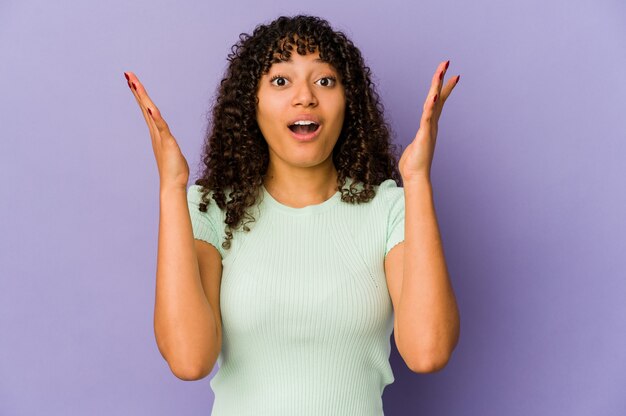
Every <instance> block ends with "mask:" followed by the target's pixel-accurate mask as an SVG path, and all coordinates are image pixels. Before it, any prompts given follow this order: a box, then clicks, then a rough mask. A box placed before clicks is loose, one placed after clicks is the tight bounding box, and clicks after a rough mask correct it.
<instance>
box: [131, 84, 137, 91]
mask: <svg viewBox="0 0 626 416" xmlns="http://www.w3.org/2000/svg"><path fill="white" fill-rule="evenodd" d="M131 84H133V89H134V90H135V91H137V86H136V85H135V83H134V82H131Z"/></svg>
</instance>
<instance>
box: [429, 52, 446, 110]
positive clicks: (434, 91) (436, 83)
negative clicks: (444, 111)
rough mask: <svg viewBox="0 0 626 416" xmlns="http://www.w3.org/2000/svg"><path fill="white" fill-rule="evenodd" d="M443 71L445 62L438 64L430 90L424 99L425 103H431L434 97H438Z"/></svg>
mask: <svg viewBox="0 0 626 416" xmlns="http://www.w3.org/2000/svg"><path fill="white" fill-rule="evenodd" d="M448 62H449V61H448ZM445 71H446V62H441V63H439V65H438V66H437V69H436V70H435V73H434V74H433V77H432V79H431V82H430V89H429V90H428V97H426V101H427V102H428V101H429V100H430V101H432V100H433V99H434V97H435V95H437V96H439V95H440V91H441V84H442V80H443V74H444V73H445Z"/></svg>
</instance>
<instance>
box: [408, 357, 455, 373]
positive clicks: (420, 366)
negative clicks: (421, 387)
mask: <svg viewBox="0 0 626 416" xmlns="http://www.w3.org/2000/svg"><path fill="white" fill-rule="evenodd" d="M448 361H449V357H447V358H445V359H437V360H435V359H431V360H422V361H417V362H413V361H411V362H407V363H406V364H407V367H409V369H410V370H411V371H412V372H414V373H435V372H437V371H440V370H442V369H443V368H444V367H445V366H446V365H447V364H448Z"/></svg>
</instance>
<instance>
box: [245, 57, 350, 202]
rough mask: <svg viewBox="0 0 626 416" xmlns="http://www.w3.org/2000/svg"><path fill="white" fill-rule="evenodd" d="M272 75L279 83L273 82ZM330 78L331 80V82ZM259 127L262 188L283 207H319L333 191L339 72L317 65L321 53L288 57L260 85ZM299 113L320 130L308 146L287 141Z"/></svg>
mask: <svg viewBox="0 0 626 416" xmlns="http://www.w3.org/2000/svg"><path fill="white" fill-rule="evenodd" d="M275 75H280V76H282V78H278V79H274V80H272V77H274V76H275ZM329 77H334V78H335V80H332V79H331V78H329ZM257 98H258V104H257V108H256V117H257V123H258V125H259V128H260V129H261V132H262V133H263V137H264V138H265V141H266V142H267V144H268V148H269V158H270V160H269V165H268V169H267V173H266V175H265V177H264V181H263V184H264V185H265V188H266V189H267V191H268V192H269V193H270V194H271V195H272V197H274V199H276V200H278V201H279V202H281V203H282V204H284V205H288V206H291V207H295V208H301V207H304V206H308V205H313V204H319V203H322V202H324V201H326V200H327V199H329V198H330V197H332V196H333V194H335V193H336V192H337V176H338V175H337V169H336V168H335V166H334V164H333V162H332V151H333V148H334V147H335V144H336V143H337V140H338V139H339V134H340V132H341V128H342V126H343V121H344V117H345V108H346V98H345V89H344V87H343V85H342V84H341V82H340V79H339V74H338V72H337V71H336V70H335V69H334V68H333V67H332V66H331V65H330V64H328V63H325V62H321V61H319V53H318V52H315V53H309V54H307V55H304V56H302V55H299V54H297V53H295V52H294V53H292V55H291V58H290V61H288V62H280V63H275V64H273V65H272V66H271V67H270V69H269V72H268V73H267V74H264V75H263V76H262V77H261V79H260V80H259V86H258V89H257ZM301 114H313V115H316V116H317V117H319V119H320V124H321V130H320V133H319V136H318V137H317V138H316V139H315V140H314V141H312V142H298V141H297V140H296V139H294V138H293V137H292V136H291V131H290V130H289V128H288V127H287V125H288V124H289V122H290V121H291V120H293V119H294V118H295V117H297V116H298V115H301Z"/></svg>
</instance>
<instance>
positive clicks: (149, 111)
mask: <svg viewBox="0 0 626 416" xmlns="http://www.w3.org/2000/svg"><path fill="white" fill-rule="evenodd" d="M148 113H150V115H152V110H150V107H148Z"/></svg>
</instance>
